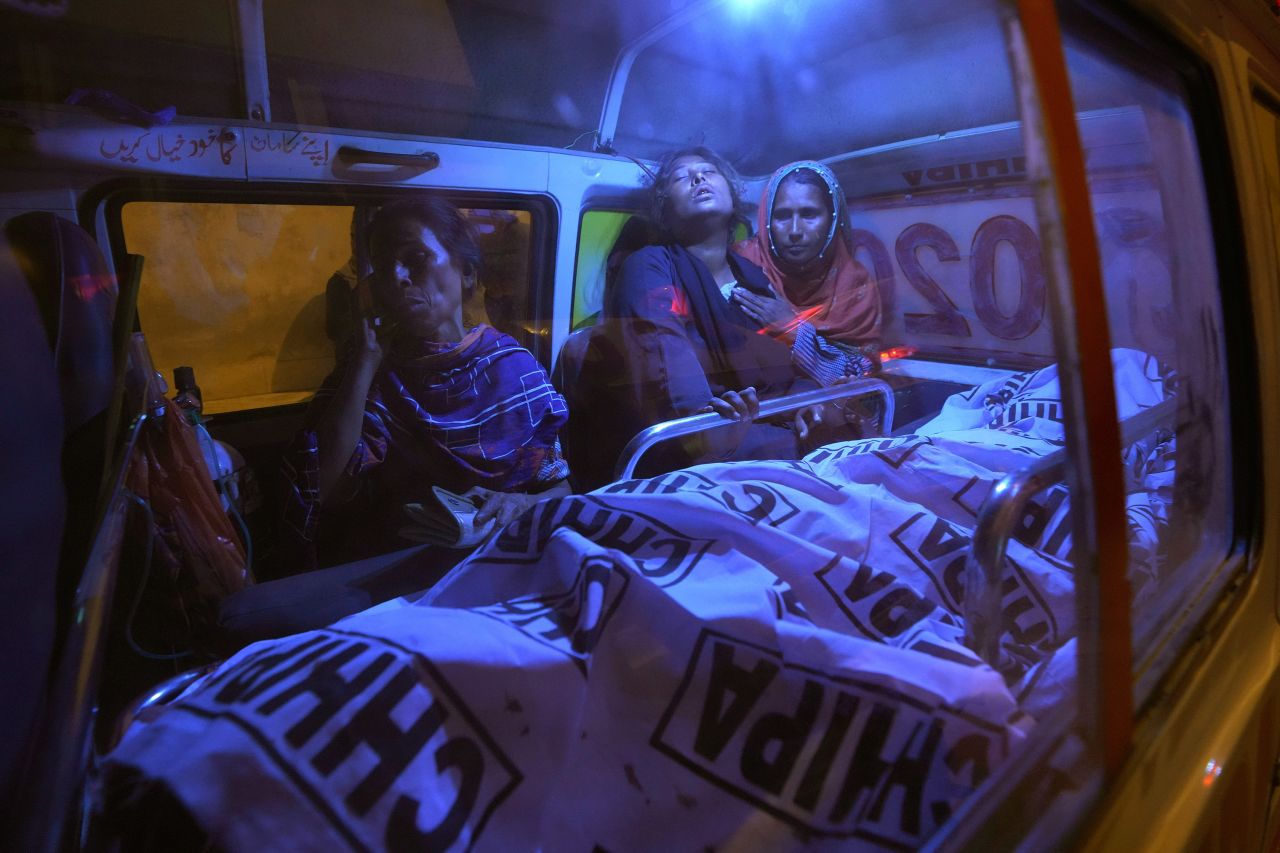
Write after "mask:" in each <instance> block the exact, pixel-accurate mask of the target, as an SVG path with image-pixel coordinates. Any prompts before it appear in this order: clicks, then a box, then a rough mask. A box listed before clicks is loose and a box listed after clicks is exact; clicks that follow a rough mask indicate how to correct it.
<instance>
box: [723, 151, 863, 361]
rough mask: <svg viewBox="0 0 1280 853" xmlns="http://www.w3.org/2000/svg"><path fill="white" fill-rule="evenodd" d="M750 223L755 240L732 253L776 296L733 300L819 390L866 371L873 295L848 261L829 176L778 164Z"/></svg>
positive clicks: (802, 165) (844, 221) (809, 166)
mask: <svg viewBox="0 0 1280 853" xmlns="http://www.w3.org/2000/svg"><path fill="white" fill-rule="evenodd" d="M757 222H758V226H759V227H758V228H757V231H756V235H755V236H754V237H752V238H750V239H749V240H744V241H742V242H741V243H738V244H737V245H735V246H734V247H733V248H734V251H735V252H737V253H738V254H740V255H741V256H742V257H744V258H747V259H748V260H750V261H752V262H753V263H755V264H758V265H759V266H760V267H762V268H763V269H764V271H765V274H766V275H767V276H768V277H769V281H770V282H771V283H772V284H773V289H774V291H775V295H776V296H778V297H779V298H778V299H769V298H767V297H762V296H760V295H759V294H754V293H750V292H749V291H746V290H739V291H735V292H734V294H733V299H734V301H735V302H737V303H738V304H739V305H740V306H741V307H742V310H743V311H745V312H746V313H747V314H749V315H750V316H751V317H752V318H753V319H755V320H756V321H758V322H759V323H761V324H762V325H764V326H765V327H766V328H768V329H769V330H770V331H771V332H772V333H773V334H776V335H778V336H780V337H782V338H783V339H784V340H786V341H788V342H789V343H791V345H792V348H793V350H794V351H795V352H796V356H797V361H799V362H802V363H803V364H804V365H805V369H806V372H807V373H809V374H810V375H812V376H814V377H815V378H816V379H818V380H819V381H820V382H822V383H823V384H824V385H825V384H830V382H832V381H833V380H834V379H835V378H837V377H840V376H859V375H862V374H864V373H867V372H869V371H870V370H871V369H872V362H873V361H874V360H876V359H878V350H879V342H880V340H879V339H880V296H879V292H878V291H877V290H876V286H875V283H874V282H873V281H872V280H871V277H870V276H869V275H868V274H867V271H866V269H865V268H864V267H863V266H862V265H861V264H860V263H858V262H857V261H856V260H855V259H854V257H853V245H852V236H851V230H850V227H849V211H848V206H847V205H846V204H845V198H844V190H842V189H841V188H840V184H839V182H838V181H837V180H836V176H835V175H834V174H833V173H832V171H831V170H830V169H829V168H827V167H826V166H824V165H823V164H821V163H817V162H815V161H813V160H802V161H800V162H796V163H790V164H788V165H786V166H783V167H782V168H781V169H779V170H778V171H776V172H774V173H773V176H772V177H771V178H770V179H769V183H768V184H767V185H766V186H765V189H764V193H763V195H762V196H761V199H760V208H759V211H758V212H757ZM821 342H827V343H829V344H831V345H834V346H828V347H821V346H820V343H821ZM815 344H819V345H818V346H815Z"/></svg>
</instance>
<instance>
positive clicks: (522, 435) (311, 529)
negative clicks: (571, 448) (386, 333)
mask: <svg viewBox="0 0 1280 853" xmlns="http://www.w3.org/2000/svg"><path fill="white" fill-rule="evenodd" d="M344 371H345V364H339V366H338V367H337V369H335V370H334V372H333V373H332V374H330V376H329V377H328V378H327V379H326V380H325V382H324V384H323V385H322V386H321V388H320V390H319V391H317V392H316V396H315V400H314V401H313V402H312V407H311V410H310V411H309V412H308V421H307V427H306V428H304V429H303V431H302V432H301V433H300V434H299V436H298V437H297V439H296V440H295V442H294V445H293V447H292V448H291V450H290V452H289V453H288V454H287V455H286V460H285V475H286V477H287V478H288V480H289V481H290V484H291V489H290V495H289V498H290V499H289V501H288V507H287V508H286V513H285V522H286V525H285V526H286V530H291V531H292V532H293V533H294V534H296V535H297V536H299V537H300V538H301V539H302V540H303V541H304V542H306V543H311V544H312V545H313V544H314V542H315V540H316V536H317V533H318V529H317V528H318V527H319V516H320V512H319V509H320V507H319V501H318V489H317V485H318V483H319V470H320V466H319V452H318V445H317V438H316V432H315V430H314V428H313V427H314V423H315V420H316V418H317V417H318V415H319V414H320V412H322V411H323V408H324V406H326V405H327V404H328V403H329V401H330V400H331V399H332V397H333V394H334V391H335V389H336V388H337V387H338V384H339V382H340V381H341V379H342V375H343V373H344ZM567 418H568V408H567V407H566V405H565V402H564V398H563V397H561V396H560V394H559V393H558V392H557V391H556V390H555V388H554V387H552V385H551V381H550V379H549V378H548V376H547V373H546V371H545V370H544V369H543V368H542V365H540V364H539V363H538V362H537V360H535V359H534V357H533V355H532V354H531V353H530V352H529V351H528V350H526V349H524V348H523V347H521V346H520V345H519V344H517V343H516V342H515V340H514V339H513V338H511V337H510V336H508V335H505V334H503V333H502V332H499V331H497V330H496V329H494V328H492V327H491V326H477V327H476V328H474V329H472V330H471V331H470V332H468V333H467V334H466V335H465V336H464V337H463V339H462V340H461V341H460V342H458V343H457V344H440V343H436V342H431V341H412V340H410V341H406V340H397V341H396V342H394V343H393V344H392V345H391V350H390V351H389V352H388V353H387V355H386V356H385V357H384V358H383V361H382V365H381V366H380V367H379V368H378V372H377V373H376V374H375V376H374V379H373V384H372V386H371V387H370V389H369V394H368V397H367V399H366V400H365V408H364V423H363V426H362V427H361V436H360V439H359V441H357V442H356V448H355V451H354V452H353V453H352V455H351V459H350V460H349V461H348V462H347V467H346V471H345V476H346V478H347V482H348V483H349V484H353V485H354V489H352V490H351V494H350V495H349V496H348V497H349V499H348V500H347V501H344V502H343V503H342V505H340V506H336V507H335V506H332V504H333V503H334V501H333V500H331V501H330V502H329V504H327V505H326V507H325V513H324V515H325V517H326V518H329V517H331V516H343V517H344V518H343V520H342V522H341V526H342V527H344V528H351V529H353V530H354V529H356V519H357V518H359V517H361V516H366V515H367V516H368V518H367V519H365V521H364V522H362V523H363V524H364V527H363V530H364V531H367V533H368V537H367V538H369V539H371V540H372V539H377V538H380V534H379V531H380V530H381V531H382V533H383V534H385V533H386V532H387V531H392V532H394V528H398V527H399V526H400V525H401V524H403V517H402V515H401V512H400V505H401V504H403V503H405V502H408V501H420V500H423V499H427V498H429V497H430V495H431V487H432V486H433V485H439V486H443V487H444V488H446V489H449V490H451V491H455V492H462V491H466V490H467V489H469V488H471V487H472V486H484V487H485V488H489V489H493V490H495V491H502V492H525V491H538V490H540V489H541V488H544V487H545V486H548V485H550V484H552V483H555V482H558V481H559V480H562V479H564V478H565V477H566V476H568V473H569V470H568V466H567V465H566V464H565V462H564V459H563V458H562V457H561V455H560V445H559V439H558V433H559V430H560V427H561V426H562V425H563V424H564V422H565V421H566V420H567ZM344 496H345V495H344ZM327 523H328V522H326V524H327ZM384 528H385V529H384ZM360 535H361V536H362V538H364V536H365V534H364V533H363V532H362V533H361V534H360ZM304 561H305V557H304Z"/></svg>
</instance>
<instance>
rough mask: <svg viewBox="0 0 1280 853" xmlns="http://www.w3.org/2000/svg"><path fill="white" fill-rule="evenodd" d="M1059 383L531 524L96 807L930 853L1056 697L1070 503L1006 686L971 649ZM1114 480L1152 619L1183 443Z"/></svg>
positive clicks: (140, 750) (1047, 498)
mask: <svg viewBox="0 0 1280 853" xmlns="http://www.w3.org/2000/svg"><path fill="white" fill-rule="evenodd" d="M1113 361H1114V364H1115V370H1116V386H1117V394H1118V401H1117V402H1118V405H1119V411H1120V416H1121V417H1122V418H1124V417H1127V416H1129V415H1131V414H1133V413H1134V412H1136V411H1138V410H1140V409H1142V408H1146V407H1149V406H1152V405H1155V404H1157V403H1159V402H1161V401H1162V400H1163V399H1164V398H1165V396H1166V387H1165V384H1166V383H1165V377H1163V376H1162V374H1161V373H1160V372H1159V370H1158V368H1157V365H1156V364H1155V362H1154V361H1153V360H1151V359H1149V358H1148V357H1146V356H1144V355H1143V354H1141V353H1137V352H1134V351H1128V350H1117V351H1115V353H1114V354H1113ZM1056 376H1057V372H1056V368H1054V367H1049V368H1046V369H1044V370H1040V371H1037V372H1035V373H1030V374H1019V375H1017V376H1013V377H1012V378H1009V379H1006V380H1000V381H995V382H991V383H988V384H986V385H983V386H979V387H977V388H975V389H972V390H970V391H967V392H965V393H962V394H958V395H956V396H954V397H952V398H951V399H949V400H948V402H947V404H946V405H945V407H944V408H943V410H942V411H941V413H940V414H939V416H938V417H937V418H936V419H935V420H934V421H933V422H931V423H930V424H928V425H927V426H926V427H924V428H921V429H920V430H919V431H918V432H917V433H915V434H912V435H905V436H899V437H895V438H890V439H882V440H875V439H872V440H863V441H854V442H848V443H843V444H835V445H829V446H826V447H823V448H821V449H819V450H818V451H816V452H814V453H812V454H810V455H809V456H808V457H807V458H806V459H804V460H803V461H800V462H738V463H727V464H716V465H703V466H698V467H695V468H690V469H687V470H682V471H677V472H674V473H670V474H666V475H664V476H661V477H657V478H654V479H650V480H632V481H627V482H622V483H616V484H614V485H611V486H609V487H606V488H604V489H601V490H599V491H596V492H594V493H591V494H587V495H575V496H571V497H566V498H562V499H557V500H549V501H545V502H543V503H542V504H540V505H538V506H537V507H536V508H535V509H534V510H533V511H532V512H530V513H529V514H527V515H525V516H524V517H523V518H521V519H520V520H518V521H517V522H514V523H513V524H511V525H510V526H509V527H507V528H506V529H505V530H503V531H501V533H500V534H499V535H497V536H496V537H495V538H493V539H491V540H490V541H489V542H488V543H487V544H486V545H484V546H483V547H482V548H481V549H480V550H478V551H477V552H476V553H474V554H473V555H472V556H471V557H470V558H469V559H468V560H467V561H466V562H465V563H464V564H463V565H462V566H461V567H460V568H459V570H457V571H456V572H455V573H454V574H453V575H451V576H450V578H449V579H448V581H447V582H446V583H447V585H446V586H445V587H444V588H442V589H439V590H437V591H436V592H434V593H433V594H432V595H431V596H428V597H425V598H423V599H420V600H417V601H411V600H409V599H397V600H395V601H391V602H387V603H385V604H383V605H379V606H377V607H374V608H372V609H370V610H367V611H365V612H363V613H359V614H357V615H354V616H351V617H349V618H346V619H343V620H341V621H340V622H338V623H336V624H334V625H332V626H331V627H329V628H327V629H324V630H320V631H312V632H308V633H304V634H299V635H296V636H291V637H288V638H285V639H282V640H277V641H271V642H263V643H258V644H256V645H253V646H250V647H248V648H246V649H244V650H243V651H242V652H240V653H239V654H237V655H236V656H234V657H233V658H231V659H230V660H228V661H227V662H226V663H225V664H223V665H222V666H221V667H220V668H219V669H218V670H217V671H215V672H214V673H213V674H212V675H211V676H210V677H208V678H207V679H206V680H204V681H203V682H201V683H200V684H199V685H197V686H196V687H195V688H194V689H192V690H191V691H189V692H188V693H187V694H186V695H185V696H184V697H183V698H182V699H181V700H180V701H178V702H176V703H175V704H173V705H171V706H169V707H168V708H166V709H164V710H163V711H162V712H161V713H159V714H158V715H157V716H156V717H155V718H154V719H150V720H147V721H145V722H144V723H141V724H137V725H135V726H134V727H133V729H132V730H131V731H130V733H129V734H128V736H127V737H126V739H125V740H124V742H123V743H122V744H121V746H120V747H119V748H118V749H117V750H116V751H115V752H114V753H113V754H112V755H111V756H109V758H108V761H107V764H106V768H105V770H106V782H107V784H106V785H105V786H104V790H107V791H110V792H111V795H110V797H109V798H108V799H109V800H111V801H118V800H117V798H118V797H121V796H123V795H124V794H127V793H128V789H129V786H134V787H135V788H136V787H137V786H145V785H148V784H156V783H159V784H161V785H164V786H167V787H168V789H169V790H170V791H171V792H172V794H173V795H174V796H176V797H177V799H178V800H180V801H181V803H182V804H183V805H184V806H185V808H186V809H187V810H188V811H189V812H190V813H191V815H192V816H193V817H194V818H195V820H196V821H197V822H198V823H199V825H200V827H201V828H202V829H203V831H204V832H206V833H207V834H208V835H209V836H210V838H211V840H212V841H213V842H214V843H215V844H217V845H219V846H221V847H224V848H227V849H235V850H255V851H258V850H291V851H295V850H334V849H343V848H348V847H349V848H353V849H371V850H375V849H384V848H385V849H390V850H399V849H406V850H407V849H413V850H434V849H459V850H462V849H475V850H495V851H512V850H536V849H541V850H548V851H582V852H583V853H585V851H591V850H594V849H601V850H606V851H630V850H704V849H705V850H725V849H729V850H735V849H752V850H773V849H790V848H793V847H799V846H802V845H810V846H813V847H816V848H818V849H822V848H824V847H828V846H830V847H832V848H835V847H839V848H840V849H846V847H845V845H847V844H848V843H849V842H850V841H851V840H854V841H857V842H859V843H860V845H861V847H863V848H865V849H887V850H896V849H909V848H913V847H916V846H918V845H919V844H920V843H921V842H922V841H924V840H925V839H927V838H928V837H929V836H930V835H931V834H932V833H933V832H934V831H935V830H936V829H937V828H938V827H939V826H940V825H941V824H942V823H943V822H944V821H945V820H946V819H947V817H948V816H949V815H950V814H951V813H952V812H953V810H954V809H955V808H956V807H957V805H958V804H959V803H960V802H961V801H962V800H963V799H964V798H965V797H966V796H967V795H968V794H969V793H970V792H972V791H973V790H974V789H975V788H976V787H977V786H978V785H979V784H981V783H982V781H983V780H984V779H985V778H987V777H988V776H989V775H990V774H992V773H993V772H996V771H997V770H998V769H999V767H1000V765H1001V764H1002V763H1003V762H1004V761H1005V760H1006V759H1007V758H1008V757H1009V756H1010V755H1011V754H1012V753H1013V752H1014V751H1015V750H1017V749H1018V748H1019V746H1020V744H1021V743H1022V742H1023V741H1024V739H1025V738H1026V737H1027V736H1028V734H1029V733H1030V732H1031V731H1032V730H1033V729H1034V726H1035V722H1036V718H1037V717H1038V716H1039V715H1040V714H1041V712H1042V711H1043V710H1045V709H1047V708H1049V707H1051V706H1053V705H1054V704H1055V703H1060V702H1062V701H1063V700H1064V698H1066V697H1068V696H1069V694H1070V692H1071V688H1072V681H1073V678H1074V672H1075V666H1074V657H1073V649H1074V643H1073V642H1071V640H1072V638H1073V637H1074V635H1075V630H1076V616H1075V602H1074V597H1073V582H1072V568H1071V536H1070V532H1069V527H1070V523H1069V520H1068V519H1067V512H1068V501H1067V494H1066V490H1065V488H1064V487H1061V486H1059V487H1055V488H1053V489H1051V490H1049V491H1048V492H1046V493H1044V494H1042V495H1040V496H1038V497H1037V498H1036V500H1035V501H1034V503H1033V505H1032V509H1031V511H1030V512H1029V513H1028V516H1027V518H1026V520H1025V523H1024V524H1023V525H1022V526H1020V528H1019V529H1018V531H1017V532H1016V534H1015V538H1014V539H1013V540H1012V541H1011V542H1010V543H1009V547H1008V551H1007V559H1006V563H1005V566H1004V584H1003V615H1004V622H1003V626H1002V631H1003V633H1002V635H1001V642H1000V645H1001V652H1002V659H1001V660H1002V662H1001V668H1002V671H1000V672H997V671H996V670H994V669H992V668H991V667H988V666H987V665H986V664H984V663H982V662H981V661H980V660H979V659H978V658H977V657H976V656H975V655H974V654H973V653H972V652H971V651H969V650H968V649H967V648H965V647H964V645H963V644H962V642H961V638H962V636H963V632H964V625H963V612H964V611H963V602H962V599H963V594H964V577H963V571H964V565H965V557H966V555H967V553H968V551H969V542H970V538H971V536H972V533H973V526H974V520H975V517H976V514H977V512H978V509H979V507H980V506H981V505H982V502H983V500H984V499H985V497H986V496H987V493H988V491H989V490H990V489H991V487H992V485H993V484H994V483H995V482H996V481H998V480H999V479H1000V477H1002V476H1003V475H1004V474H1005V473H1007V472H1009V471H1013V470H1015V469H1017V468H1019V467H1022V466H1023V465H1025V464H1027V463H1028V462H1029V461H1031V460H1033V459H1034V458H1036V457H1039V456H1043V455H1045V454H1048V453H1052V452H1054V451H1056V450H1058V449H1059V448H1060V447H1061V446H1062V423H1061V403H1060V401H1059V396H1060V395H1059V392H1058V384H1057V379H1056ZM1126 461H1127V463H1128V464H1126V468H1125V470H1126V472H1128V476H1129V478H1130V482H1129V484H1128V486H1129V494H1130V498H1129V509H1130V513H1129V515H1130V530H1131V541H1132V546H1133V547H1132V549H1131V570H1130V576H1131V579H1132V581H1133V585H1134V589H1135V596H1141V595H1142V591H1143V589H1144V588H1145V586H1146V585H1147V582H1148V581H1149V580H1150V579H1151V578H1152V577H1154V576H1155V574H1156V572H1157V569H1158V567H1157V566H1156V565H1155V562H1156V560H1157V559H1159V553H1160V552H1159V549H1158V547H1157V544H1158V541H1159V538H1160V535H1161V530H1162V528H1163V525H1165V524H1166V523H1167V512H1166V508H1167V504H1168V499H1169V495H1170V492H1171V483H1172V471H1173V453H1172V439H1171V438H1170V436H1169V435H1168V434H1167V433H1166V434H1162V435H1158V436H1154V437H1152V438H1150V439H1148V440H1145V441H1144V442H1141V443H1140V444H1139V445H1137V446H1135V447H1133V448H1130V449H1128V451H1127V457H1126ZM426 598H430V599H431V603H430V604H428V603H427V600H426ZM122 792H124V793H123V794H122ZM107 806H108V807H111V802H108V803H107Z"/></svg>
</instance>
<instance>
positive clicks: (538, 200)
mask: <svg viewBox="0 0 1280 853" xmlns="http://www.w3.org/2000/svg"><path fill="white" fill-rule="evenodd" d="M424 194H431V195H441V196H444V197H445V198H447V199H449V201H451V202H453V203H454V204H456V205H459V206H460V207H467V208H496V209H505V210H521V211H527V212H528V213H529V214H530V216H531V220H532V222H531V229H530V258H529V295H528V301H527V303H526V304H527V307H528V309H529V312H530V317H529V320H530V323H531V324H532V325H533V327H534V328H535V329H537V330H538V331H537V332H536V333H535V334H533V335H532V336H531V338H532V340H531V345H530V350H531V351H532V352H533V355H534V357H535V358H536V359H537V360H538V362H539V363H540V364H542V365H543V366H544V367H545V368H546V369H547V370H548V371H550V369H551V367H550V365H551V359H552V355H553V353H552V352H551V324H552V321H553V317H554V300H555V250H556V245H557V241H558V239H559V231H560V225H561V222H560V211H559V206H558V204H557V203H556V199H555V198H554V196H552V195H550V194H542V193H538V194H528V193H502V192H499V191H476V190H457V189H451V188H449V187H403V186H378V185H369V186H366V185H346V184H332V183H317V184H297V183H288V182H281V181H271V182H261V183H256V184H254V183H241V182H235V183H230V182H226V181H208V180H200V179H185V178H177V179H173V180H169V179H156V178H154V177H147V178H121V179H118V180H113V181H108V182H106V183H104V184H102V185H99V186H98V187H95V188H94V190H93V191H91V192H89V193H86V194H85V196H84V197H83V198H82V199H81V202H80V205H79V210H78V213H79V218H80V221H81V222H82V223H85V222H87V223H92V222H94V221H95V220H96V219H97V217H98V216H99V215H101V216H102V220H101V221H102V222H104V223H105V227H106V231H107V234H106V237H107V241H108V245H109V246H110V250H111V255H112V257H113V258H115V259H116V264H117V266H118V267H119V268H121V269H123V268H124V263H125V258H126V257H127V255H128V250H127V248H126V246H125V237H124V224H123V216H122V211H123V208H124V206H125V205H126V204H130V203H133V202H170V203H179V204H183V203H187V204H268V205H269V204H278V205H286V204H292V205H319V206H324V205H329V206H349V205H353V204H368V203H379V202H386V201H390V200H392V199H395V198H406V197H408V198H413V197H420V196H422V195H424ZM322 284H323V283H322V282H321V283H318V284H317V288H318V289H317V293H320V292H322ZM128 298H130V299H132V300H134V304H131V305H129V306H128V308H127V310H128V312H129V314H128V318H129V320H130V321H131V322H132V329H131V330H132V331H143V332H145V329H143V328H142V327H141V323H140V321H139V319H138V316H137V311H136V293H131V294H128ZM122 316H124V315H122ZM306 405H307V402H306V401H302V402H298V403H288V404H284V405H277V406H270V405H269V406H261V407H256V408H254V407H251V408H245V409H239V410H236V411H232V412H223V413H220V414H219V415H218V420H219V423H234V422H237V421H244V420H252V419H254V418H257V417H261V416H264V415H272V414H284V413H288V412H298V411H302V410H303V409H305V407H306Z"/></svg>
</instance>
